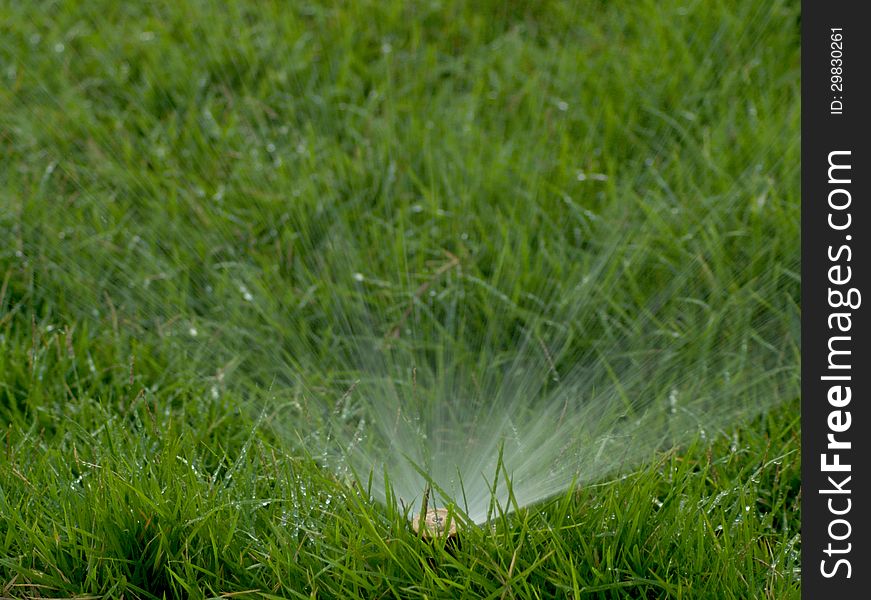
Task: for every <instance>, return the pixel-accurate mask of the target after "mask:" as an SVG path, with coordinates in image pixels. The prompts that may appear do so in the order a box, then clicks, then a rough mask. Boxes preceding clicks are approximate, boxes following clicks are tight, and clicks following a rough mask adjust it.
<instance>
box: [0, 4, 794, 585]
mask: <svg viewBox="0 0 871 600" xmlns="http://www.w3.org/2000/svg"><path fill="white" fill-rule="evenodd" d="M799 8H800V7H799V3H798V2H793V1H777V0H774V1H766V2H755V1H750V0H741V1H726V0H719V1H718V0H714V1H710V2H702V1H694V0H689V1H683V2H672V1H665V2H654V1H652V0H642V1H638V2H601V1H596V2H593V1H588V2H579V1H569V0H565V1H561V0H549V1H540V2H535V1H523V0H511V1H508V2H496V1H494V0H482V1H480V2H460V1H454V0H441V1H432V2H423V1H408V2H406V1H401V0H380V1H368V0H360V1H350V2H348V1H346V2H341V1H332V2H296V1H294V2H279V1H266V2H255V1H253V0H252V1H245V0H228V1H227V2H217V1H216V0H184V1H177V2H176V1H159V2H152V3H138V2H128V3H120V2H114V1H110V0H93V1H90V2H58V1H45V2H43V1H33V2H12V1H9V0H0V241H2V243H0V425H2V426H3V431H2V440H0V445H2V447H0V597H6V596H10V597H59V596H60V597H69V596H81V597H106V598H120V597H125V598H163V597H166V598H174V597H191V598H197V597H219V596H226V597H236V596H238V597H252V598H258V597H264V598H355V597H365V598H381V597H384V598H391V597H392V598H478V597H484V598H566V597H570V598H778V599H779V598H788V597H798V595H799V591H800V579H799V578H800V570H799V565H800V562H799V554H800V549H801V541H800V533H799V531H800V512H799V508H800V452H799V450H800V437H799V432H800V427H799V425H800V423H799V416H798V415H799V397H798V394H799V392H798V389H799V388H798V371H799V364H800V363H799V350H800V342H799V326H798V323H799V314H800V313H799V306H798V303H799V300H798V299H799V291H800V282H799V277H798V270H799V269H798V264H799V216H800V207H799V197H800V185H799V181H800V179H799V176H800V172H799V166H800V144H799V142H800V136H799V121H800V97H799V88H800V71H799V59H800V47H799V41H800V38H799V24H800V19H799V16H800V11H799ZM530 340H532V341H531V342H530V343H529V344H526V342H527V341H530ZM539 350H540V352H539ZM384 357H387V358H384ZM518 357H521V358H518ZM530 365H533V366H534V365H537V366H538V368H539V370H541V371H542V372H544V373H545V374H546V377H544V378H543V381H542V382H537V383H534V381H535V380H534V375H529V376H527V375H523V374H521V375H517V373H523V371H522V369H523V368H527V369H528V371H533V370H534V369H532V368H531V367H530ZM384 381H390V382H393V383H391V384H390V386H386V385H385V384H383V382H384ZM394 383H395V385H394ZM379 386H383V387H379ZM393 389H400V390H401V392H400V393H399V394H398V396H397V397H395V398H391V397H389V393H387V392H385V394H386V395H385V396H384V398H382V397H381V396H379V394H378V393H376V392H377V391H378V390H381V391H382V392H383V391H384V390H393ZM506 390H507V391H506ZM565 390H572V393H571V394H569V393H568V392H566V391H565ZM677 390H680V393H679V394H678V392H677ZM575 392H577V394H575ZM367 394H368V395H367ZM465 394H467V395H465ZM560 394H562V395H560ZM573 394H575V395H584V397H588V396H589V397H593V398H597V399H599V400H600V401H601V402H602V403H603V406H605V408H603V409H602V410H601V411H597V412H595V413H593V412H592V410H591V409H589V408H583V406H587V407H589V406H590V405H591V404H590V403H588V404H586V405H577V406H575V405H571V408H569V409H568V410H567V409H566V407H568V406H569V404H568V403H566V404H563V403H562V401H560V402H559V403H557V402H556V401H555V400H554V399H555V398H562V397H563V396H567V395H573ZM372 398H377V400H373V399H372ZM385 398H386V399H385ZM605 400H607V402H606V401H605ZM409 402H413V403H415V404H413V405H409ZM621 402H622V403H623V404H620V403H621ZM399 405H402V407H403V410H408V412H409V413H410V414H420V415H422V418H421V419H420V420H422V421H423V423H422V424H421V423H417V424H416V425H414V428H408V427H406V428H405V429H402V431H403V432H404V435H405V437H402V436H399V437H397V438H396V439H391V438H390V431H391V430H390V428H389V427H386V426H385V423H386V422H387V421H388V420H389V418H390V417H389V415H392V414H393V412H394V410H395V411H396V414H397V421H398V420H399V412H398V406H399ZM618 405H619V406H618ZM676 406H678V407H679V408H680V409H681V410H684V409H685V410H686V411H687V414H691V415H692V419H693V420H692V423H690V421H689V420H686V421H680V420H678V418H677V417H670V416H668V415H669V414H671V413H674V412H676V409H675V407H676ZM658 407H661V408H658ZM491 409H492V410H491ZM573 410H576V411H577V412H573ZM584 410H586V412H583V411H584ZM415 411H418V413H415ZM566 413H568V415H569V416H568V421H567V422H568V423H570V424H571V425H572V426H573V427H576V429H577V432H578V433H577V436H575V437H574V438H572V439H574V440H575V441H574V442H573V443H575V444H576V446H575V447H573V450H572V452H573V454H572V455H571V456H574V457H575V458H572V457H571V456H569V455H568V454H566V455H563V454H559V458H558V459H554V458H551V459H547V460H546V459H545V458H542V457H548V456H551V454H553V453H551V454H548V453H547V452H544V451H542V452H539V453H536V452H534V451H532V450H530V451H528V453H527V454H528V458H526V459H524V458H523V456H521V455H522V454H523V452H524V451H521V450H516V448H523V447H524V445H523V443H524V442H525V443H526V446H525V447H526V448H529V447H530V446H536V447H540V448H542V449H543V450H548V449H549V446H548V444H549V442H548V437H551V436H552V437H554V438H559V439H561V440H568V439H569V438H570V437H571V436H569V435H568V434H567V433H566V432H565V431H564V430H563V429H560V427H561V426H562V425H563V417H564V416H565V415H566ZM494 414H495V415H499V416H504V415H506V414H507V415H508V416H509V417H510V418H509V419H508V420H499V419H491V421H488V420H487V419H486V418H485V417H486V416H487V415H490V416H493V415H494ZM592 414H596V415H597V417H596V419H595V420H593V421H592V422H591V421H590V420H588V419H586V418H584V415H587V416H590V415H592ZM650 415H653V416H652V417H651V416H650ZM556 416H558V417H559V419H558V425H557V426H555V427H553V428H551V425H553V424H556V423H557V420H556V418H555V417H556ZM550 417H554V419H553V420H552V421H548V418H550ZM636 418H637V419H636ZM572 419H574V420H572ZM626 423H635V424H636V428H635V429H632V428H630V427H629V425H627V424H626ZM446 424H450V427H452V428H455V429H456V430H457V432H459V431H461V432H462V435H461V436H460V437H461V438H462V439H466V438H467V437H469V438H481V439H483V440H484V442H482V444H484V445H482V446H476V447H486V442H487V441H488V440H491V439H492V440H495V441H494V442H493V444H492V446H493V448H497V447H498V448H499V450H495V449H494V451H493V452H490V453H488V454H487V456H484V457H483V458H480V457H477V456H468V455H466V456H463V455H461V453H459V451H457V449H456V447H455V445H456V444H454V446H451V444H452V443H454V442H455V441H456V440H454V439H453V438H451V437H450V436H451V433H450V432H447V433H446V432H445V431H443V429H444V427H445V426H446ZM691 425H692V426H691ZM464 427H468V429H464ZM509 429H510V430H511V431H513V432H514V433H513V436H514V437H513V438H512V439H509V440H508V442H507V444H508V445H506V444H503V443H502V442H504V440H501V439H500V438H499V436H502V435H505V434H506V431H508V430H509ZM370 431H372V432H375V433H368V432H370ZM603 431H604V432H606V433H607V432H609V431H610V432H613V433H614V434H615V439H616V438H619V439H621V440H624V441H623V442H621V444H623V445H624V446H625V448H624V450H625V453H624V454H622V455H620V457H619V460H618V457H616V455H613V456H612V458H613V459H612V460H610V461H608V460H604V459H602V458H601V457H600V455H602V454H603V452H602V451H601V450H599V451H598V452H594V451H593V450H592V449H591V447H590V446H589V445H586V444H587V442H586V441H585V440H587V439H588V437H589V439H599V438H598V437H597V436H601V435H602V432H603ZM618 433H619V434H620V435H619V436H618V435H617V434H618ZM424 435H426V436H428V438H427V439H429V441H428V442H425V443H423V442H421V441H420V439H417V438H418V437H420V438H421V439H423V436H424ZM584 436H588V437H584ZM412 438H414V439H412ZM476 443H477V442H476ZM511 443H514V444H515V446H512V447H515V453H514V454H510V451H511V448H509V446H510V444H511ZM415 444H417V445H418V446H421V447H424V448H434V449H437V450H438V451H439V452H442V454H441V455H439V454H438V452H437V451H436V450H433V455H432V456H429V455H421V456H420V457H416V460H417V462H419V463H420V464H422V465H423V466H424V468H425V470H427V471H429V472H431V473H433V477H434V479H433V481H432V482H431V483H433V484H439V481H443V480H444V479H443V478H442V479H439V480H436V479H435V469H438V468H441V467H445V465H444V464H442V465H439V464H437V463H438V461H435V463H436V464H428V463H427V461H428V460H431V459H432V458H433V457H437V456H442V457H443V456H450V457H456V460H457V461H461V460H462V461H471V462H474V461H476V460H479V459H480V460H481V463H480V464H481V465H484V466H482V469H485V470H486V466H487V465H490V464H491V463H490V462H488V461H491V460H498V456H499V455H500V453H501V452H502V451H503V450H504V451H505V452H506V454H505V456H506V465H508V466H509V467H510V466H511V465H509V460H507V459H511V460H520V461H521V462H522V461H523V460H526V462H522V464H521V466H522V467H523V468H517V469H514V470H513V471H512V473H513V474H512V473H508V472H507V470H506V472H505V473H504V474H505V475H506V477H505V481H504V485H505V486H507V488H506V489H510V490H511V492H510V496H511V498H512V502H513V500H515V499H518V498H519V499H520V501H519V502H517V503H516V504H512V502H509V503H508V504H506V505H505V506H503V507H502V508H505V509H508V510H502V509H500V508H499V507H498V506H496V508H495V509H494V508H493V507H492V506H490V507H488V508H489V512H488V516H489V518H488V519H484V520H483V521H484V522H482V523H479V524H478V525H474V524H468V525H467V526H465V527H462V528H461V532H460V536H459V541H458V542H457V543H446V542H445V540H444V539H443V538H438V539H436V540H434V541H432V540H427V539H424V538H421V537H420V536H418V535H416V534H415V533H414V531H413V530H412V529H411V527H410V525H409V520H410V517H411V513H410V511H409V508H408V506H407V505H406V504H405V503H404V502H400V498H399V496H402V495H403V493H405V490H406V488H407V487H408V486H411V487H414V485H416V484H417V482H418V481H419V478H420V477H424V479H425V478H426V477H425V476H424V475H425V474H424V475H421V474H420V473H416V472H414V471H413V470H412V471H409V472H407V473H405V474H404V475H403V473H401V472H398V473H397V477H396V480H395V482H394V485H393V486H391V484H390V477H385V476H384V475H383V473H382V472H380V471H379V468H380V466H381V465H382V464H386V463H391V462H394V463H395V462H399V461H400V460H401V459H400V457H399V456H398V455H395V453H396V449H397V448H399V449H407V448H412V447H416V446H415ZM440 444H441V445H440ZM500 444H501V445H500ZM340 447H344V448H345V451H338V450H337V448H340ZM602 447H603V448H604V446H602ZM391 453H393V454H391ZM491 454H492V456H491ZM606 454H607V453H606ZM418 459H419V460H418ZM624 459H625V460H624ZM548 460H549V461H550V463H548V462H547V461H548ZM555 463H559V464H555ZM474 464H475V465H477V464H478V463H474ZM457 466H458V465H455V464H453V463H450V464H448V465H447V471H448V472H449V473H450V471H451V469H452V468H454V467H457ZM430 468H431V469H433V470H432V471H430ZM472 470H474V469H472ZM398 471H401V469H398ZM545 472H548V473H551V472H553V473H556V474H555V475H553V477H551V478H549V479H546V478H537V477H538V476H539V474H540V473H545ZM497 476H498V474H497ZM439 477H442V475H439ZM404 486H405V487H404ZM515 491H516V494H515V493H514V492H515ZM394 493H395V494H396V495H394ZM457 501H458V505H460V504H461V503H460V502H459V498H457ZM459 508H460V509H461V510H465V512H466V513H468V514H471V511H470V510H466V509H465V508H464V507H462V506H459ZM476 520H478V521H481V519H476Z"/></svg>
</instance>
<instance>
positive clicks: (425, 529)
mask: <svg viewBox="0 0 871 600" xmlns="http://www.w3.org/2000/svg"><path fill="white" fill-rule="evenodd" d="M421 517H424V518H423V519H422V521H423V522H421ZM411 527H412V528H413V529H414V531H415V533H417V534H419V535H420V536H421V537H423V538H425V539H428V540H433V539H435V538H440V537H446V538H447V539H448V541H456V538H457V519H456V516H454V515H451V522H450V524H448V510H447V509H446V508H431V509H430V510H428V511H426V515H416V516H415V517H414V519H412V521H411Z"/></svg>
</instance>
